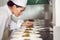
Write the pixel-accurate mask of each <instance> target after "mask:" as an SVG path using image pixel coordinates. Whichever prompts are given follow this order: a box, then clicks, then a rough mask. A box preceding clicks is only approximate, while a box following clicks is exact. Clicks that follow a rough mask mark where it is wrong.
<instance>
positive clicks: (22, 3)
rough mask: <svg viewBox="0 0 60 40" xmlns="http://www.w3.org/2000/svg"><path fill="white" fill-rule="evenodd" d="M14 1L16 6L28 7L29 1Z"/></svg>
mask: <svg viewBox="0 0 60 40" xmlns="http://www.w3.org/2000/svg"><path fill="white" fill-rule="evenodd" d="M11 1H13V2H14V3H15V4H16V5H18V6H22V7H26V4H27V0H11Z"/></svg>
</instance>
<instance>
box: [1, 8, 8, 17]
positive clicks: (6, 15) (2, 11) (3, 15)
mask: <svg viewBox="0 0 60 40" xmlns="http://www.w3.org/2000/svg"><path fill="white" fill-rule="evenodd" d="M0 17H8V14H7V13H6V12H5V10H4V9H3V7H0Z"/></svg>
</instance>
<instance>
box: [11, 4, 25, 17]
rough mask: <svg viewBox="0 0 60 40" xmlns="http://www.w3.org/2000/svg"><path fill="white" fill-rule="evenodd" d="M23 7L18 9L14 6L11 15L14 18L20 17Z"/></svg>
mask: <svg viewBox="0 0 60 40" xmlns="http://www.w3.org/2000/svg"><path fill="white" fill-rule="evenodd" d="M24 9H25V7H20V6H16V5H14V6H13V7H12V13H13V14H14V15H15V16H17V17H18V16H20V15H21V13H22V12H23V11H24Z"/></svg>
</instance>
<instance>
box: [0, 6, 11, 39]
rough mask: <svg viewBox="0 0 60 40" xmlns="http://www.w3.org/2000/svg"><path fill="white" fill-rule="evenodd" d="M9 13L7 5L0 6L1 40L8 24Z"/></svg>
mask: <svg viewBox="0 0 60 40" xmlns="http://www.w3.org/2000/svg"><path fill="white" fill-rule="evenodd" d="M11 15H12V13H11V11H10V10H9V8H8V6H7V5H5V6H3V7H0V40H2V37H3V32H4V29H5V27H8V26H9V23H10V20H11V18H10V17H11Z"/></svg>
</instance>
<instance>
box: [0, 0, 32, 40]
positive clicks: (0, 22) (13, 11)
mask: <svg viewBox="0 0 60 40" xmlns="http://www.w3.org/2000/svg"><path fill="white" fill-rule="evenodd" d="M26 4H27V0H9V1H8V2H7V5H5V6H3V7H0V40H2V37H3V32H4V29H5V28H6V27H9V26H10V23H11V15H15V16H16V17H18V16H20V15H21V13H22V12H23V11H24V10H25V7H26ZM21 23H22V22H21ZM29 23H30V22H29V21H27V22H25V23H22V24H21V25H22V26H23V25H24V26H30V24H29ZM31 25H32V24H31Z"/></svg>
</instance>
